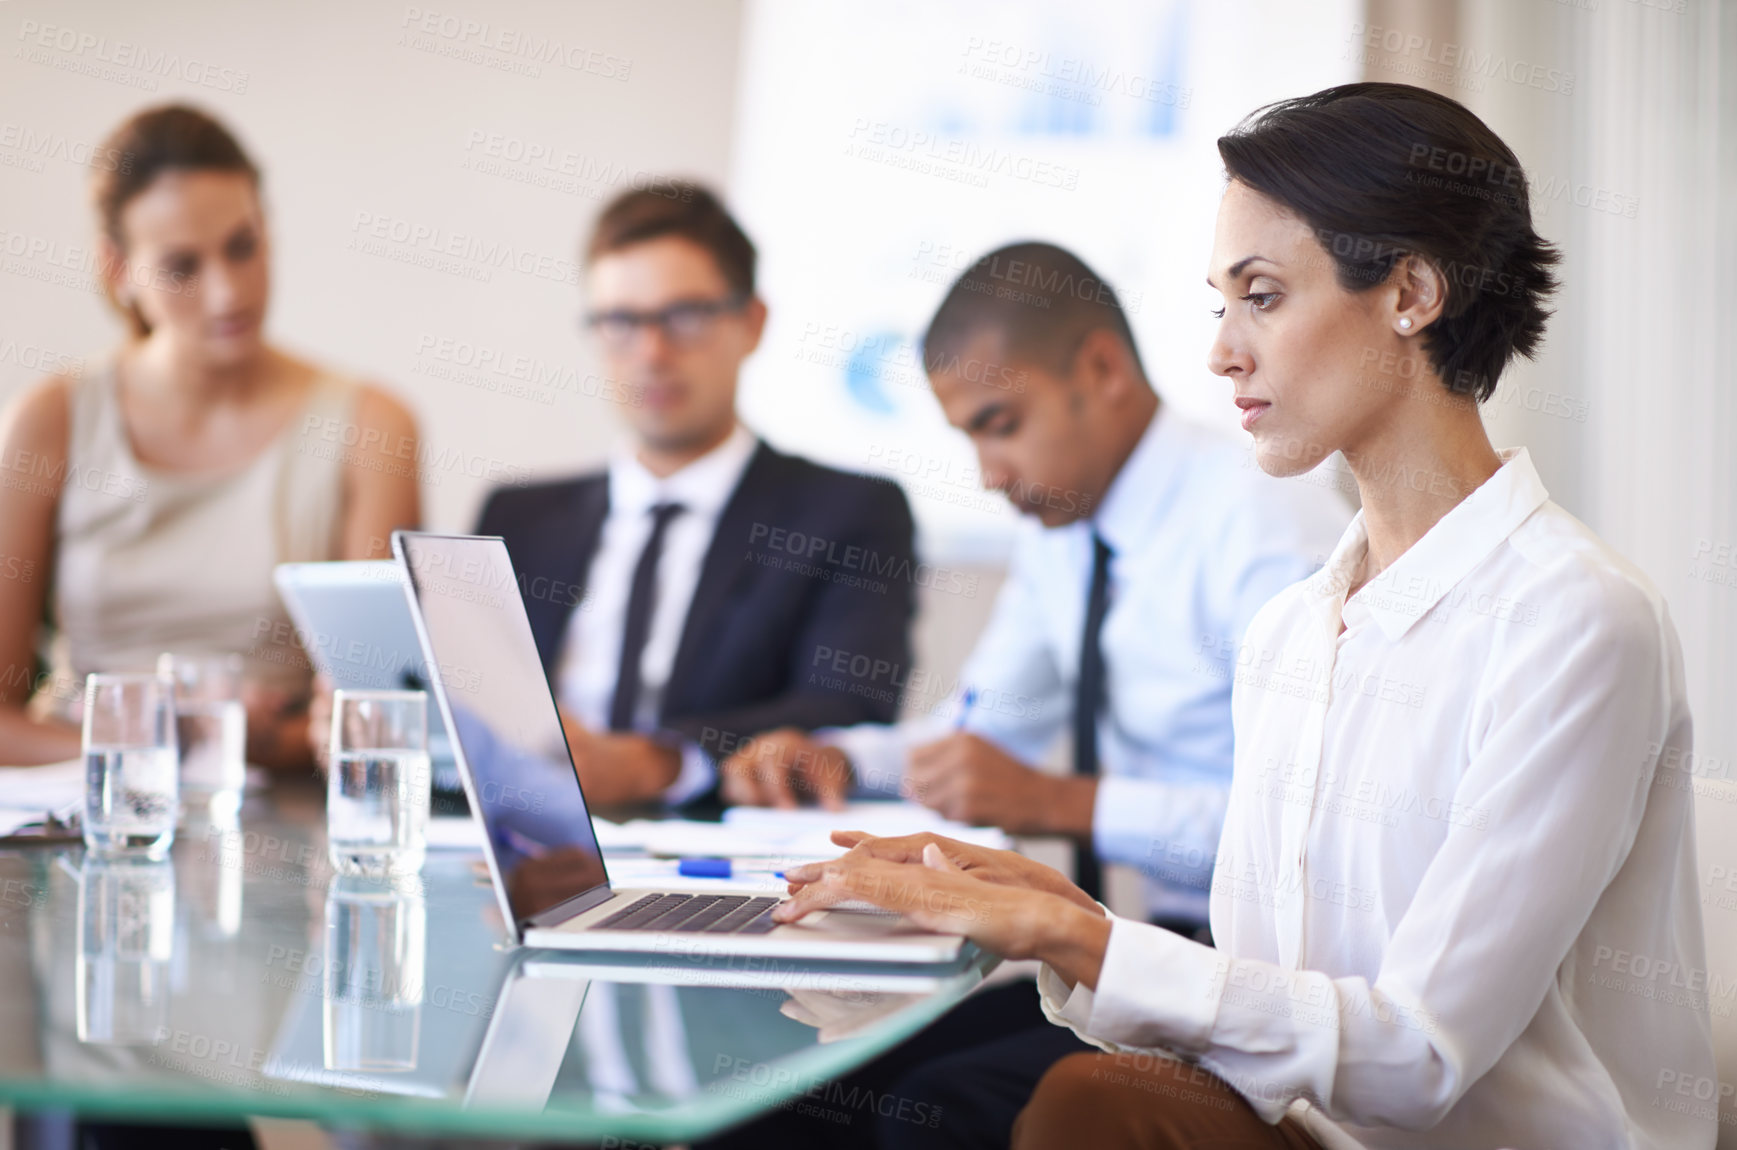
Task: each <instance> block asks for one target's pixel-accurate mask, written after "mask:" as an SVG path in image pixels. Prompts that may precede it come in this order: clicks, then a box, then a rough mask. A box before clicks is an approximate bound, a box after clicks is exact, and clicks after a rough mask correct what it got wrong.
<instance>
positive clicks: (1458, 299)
mask: <svg viewBox="0 0 1737 1150" xmlns="http://www.w3.org/2000/svg"><path fill="white" fill-rule="evenodd" d="M1219 151H1220V154H1221V156H1222V157H1223V159H1224V162H1225V166H1226V169H1227V172H1228V175H1229V182H1228V186H1227V188H1226V190H1225V193H1224V198H1223V202H1222V203H1221V205H1220V209H1219V216H1218V226H1217V232H1216V237H1215V241H1214V249H1213V255H1212V263H1211V267H1210V269H1209V275H1208V282H1209V283H1210V284H1211V285H1212V286H1213V287H1214V288H1216V289H1217V290H1218V291H1219V292H1221V293H1222V294H1223V297H1224V308H1223V311H1222V312H1221V313H1220V314H1221V316H1222V322H1221V324H1220V327H1219V332H1218V338H1217V339H1216V341H1215V342H1214V344H1213V347H1212V350H1211V352H1210V356H1209V363H1210V366H1211V368H1212V370H1213V371H1215V372H1216V373H1218V374H1219V375H1222V376H1224V377H1225V378H1226V379H1228V380H1229V381H1230V382H1231V384H1232V387H1233V394H1234V399H1235V402H1236V405H1237V407H1238V408H1239V409H1241V411H1242V420H1243V426H1244V427H1245V428H1246V429H1247V430H1248V431H1249V432H1250V433H1251V434H1252V436H1253V439H1254V449H1255V453H1256V458H1257V459H1258V461H1259V463H1260V466H1261V467H1262V468H1263V469H1265V470H1266V471H1268V472H1270V473H1273V474H1281V475H1295V474H1299V473H1302V472H1305V471H1308V470H1310V469H1311V468H1313V467H1315V466H1316V465H1318V464H1319V463H1321V462H1322V461H1323V460H1324V459H1326V458H1327V457H1328V456H1329V455H1330V454H1332V453H1333V452H1335V451H1338V452H1341V453H1343V455H1344V458H1345V460H1346V462H1347V464H1348V465H1349V467H1350V469H1351V471H1352V473H1353V475H1354V476H1355V477H1356V480H1357V485H1358V489H1359V493H1360V495H1361V497H1362V506H1363V510H1362V512H1361V513H1360V514H1359V515H1358V517H1357V518H1356V520H1355V521H1354V522H1353V523H1352V525H1351V527H1350V528H1349V529H1348V530H1347V531H1346V533H1345V536H1344V538H1343V539H1342V540H1341V541H1340V544H1339V546H1338V548H1337V549H1336V550H1335V552H1334V553H1333V555H1332V556H1331V558H1330V559H1329V560H1328V561H1327V563H1326V565H1325V566H1324V567H1323V568H1322V570H1321V571H1319V572H1318V573H1317V574H1316V575H1314V576H1312V577H1311V578H1309V579H1308V580H1305V581H1304V582H1302V583H1299V584H1295V585H1293V586H1292V587H1290V588H1288V589H1286V590H1285V591H1283V592H1281V593H1280V594H1279V595H1278V596H1277V597H1276V598H1275V599H1273V600H1272V601H1271V602H1270V603H1268V604H1267V606H1266V607H1265V608H1263V609H1262V611H1261V612H1260V614H1258V615H1257V616H1256V617H1255V619H1254V621H1253V623H1252V624H1251V625H1250V627H1249V629H1248V634H1247V638H1246V641H1245V644H1244V648H1243V652H1242V655H1241V659H1240V666H1239V673H1238V678H1237V683H1236V689H1235V695H1234V700H1233V717H1234V722H1235V729H1236V738H1237V747H1236V761H1235V776H1234V781H1233V783H1232V791H1231V799H1230V809H1229V813H1228V815H1227V817H1226V820H1225V827H1224V837H1223V840H1222V843H1221V845H1220V848H1219V857H1218V862H1217V867H1216V870H1215V874H1214V882H1213V894H1212V933H1213V936H1214V938H1215V939H1216V940H1217V946H1218V949H1216V950H1215V949H1212V948H1209V947H1206V946H1202V945H1200V944H1199V943H1196V942H1193V941H1190V940H1188V939H1184V938H1181V937H1179V936H1177V935H1173V934H1168V933H1166V932H1164V931H1162V930H1159V929H1156V928H1154V927H1149V926H1146V925H1144V924H1142V923H1139V922H1135V921H1130V920H1124V919H1118V918H1115V917H1113V916H1110V915H1108V914H1107V913H1106V912H1105V911H1104V910H1103V908H1101V907H1099V906H1097V905H1096V904H1095V903H1093V902H1092V901H1091V900H1090V899H1088V898H1086V897H1085V896H1084V895H1083V894H1082V893H1081V892H1080V891H1079V890H1077V889H1076V888H1074V887H1073V886H1072V884H1070V883H1067V882H1066V881H1065V880H1063V879H1062V878H1061V877H1060V876H1059V875H1058V874H1056V873H1055V872H1054V871H1051V870H1049V869H1048V868H1044V867H1041V866H1038V865H1037V864H1034V863H1031V862H1029V861H1026V860H1024V859H1022V858H1020V857H1019V856H1017V855H1011V854H1006V853H1003V852H990V851H981V850H975V849H972V848H969V847H966V846H963V845H962V844H958V843H954V842H951V841H947V840H935V839H933V838H932V837H928V836H922V837H918V838H912V839H897V840H894V839H879V840H873V839H867V838H866V837H864V836H857V835H849V836H839V842H840V844H841V845H845V846H854V847H855V849H854V850H852V851H851V852H850V854H848V855H846V856H845V857H844V858H843V859H841V860H838V861H837V862H835V863H826V864H817V865H815V866H813V867H809V868H801V869H798V870H797V871H795V872H792V875H791V877H792V880H793V881H792V899H791V901H790V902H789V903H787V904H786V905H785V906H784V907H782V908H780V911H779V914H780V916H781V917H782V918H784V919H786V920H792V919H795V918H799V917H800V916H801V915H803V914H805V913H807V912H808V911H810V910H813V909H815V908H818V907H821V906H826V905H829V904H831V903H833V902H836V901H838V900H840V899H842V898H845V897H862V898H867V899H869V900H871V901H874V902H878V903H881V904H883V905H887V906H892V907H897V908H899V909H904V910H906V911H908V912H909V913H910V914H911V915H912V916H913V917H914V918H916V919H917V920H918V921H920V922H922V923H924V924H926V925H930V926H934V927H938V928H941V929H949V930H955V931H958V932H960V933H963V934H966V935H969V936H970V937H972V938H974V939H976V940H977V941H978V942H980V943H981V944H982V945H984V946H985V947H986V948H988V949H990V950H993V951H995V952H997V953H1000V954H1004V955H1007V956H1009V957H1014V958H1037V959H1040V960H1042V961H1043V962H1044V964H1045V968H1044V970H1043V972H1042V974H1041V976H1040V987H1041V988H1042V989H1043V991H1044V994H1045V1001H1046V1009H1047V1010H1048V1011H1049V1012H1050V1014H1051V1017H1052V1018H1054V1019H1055V1020H1057V1021H1058V1022H1061V1023H1064V1024H1066V1025H1068V1026H1071V1027H1072V1028H1073V1029H1075V1030H1076V1031H1078V1032H1079V1033H1080V1034H1081V1035H1082V1036H1084V1037H1086V1038H1087V1039H1089V1040H1091V1041H1093V1042H1094V1043H1096V1044H1098V1045H1099V1046H1102V1047H1103V1048H1104V1049H1105V1050H1106V1051H1107V1052H1108V1053H1105V1054H1102V1055H1086V1054H1082V1055H1076V1056H1074V1057H1072V1058H1070V1059H1067V1060H1064V1061H1063V1062H1061V1063H1059V1064H1058V1065H1057V1066H1056V1067H1055V1068H1054V1069H1053V1070H1052V1071H1051V1072H1050V1073H1049V1075H1048V1076H1047V1077H1046V1078H1045V1079H1044V1080H1043V1082H1042V1084H1041V1085H1040V1086H1039V1087H1038V1090H1037V1091H1036V1093H1035V1094H1034V1096H1033V1099H1032V1101H1031V1103H1030V1104H1029V1105H1028V1106H1027V1108H1026V1110H1025V1112H1024V1114H1023V1115H1022V1116H1021V1120H1020V1125H1019V1128H1018V1130H1017V1131H1016V1135H1015V1144H1016V1145H1021V1146H1048V1145H1057V1144H1061V1142H1062V1140H1064V1139H1065V1140H1066V1141H1067V1142H1069V1143H1072V1144H1076V1145H1090V1146H1092V1147H1094V1150H1097V1148H1100V1147H1106V1146H1140V1147H1171V1146H1175V1147H1182V1146H1206V1145H1210V1146H1249V1147H1267V1146H1272V1147H1311V1146H1325V1147H1329V1148H1336V1147H1352V1146H1366V1147H1453V1148H1455V1150H1479V1148H1489V1150H1496V1148H1500V1147H1545V1146H1557V1147H1573V1148H1575V1150H1601V1148H1613V1150H1614V1148H1618V1147H1624V1148H1627V1147H1635V1148H1639V1147H1648V1148H1664V1147H1671V1148H1679V1147H1711V1146H1712V1145H1713V1142H1714V1134H1715V1130H1716V1112H1715V1110H1714V1107H1713V1104H1712V1103H1710V1102H1707V1101H1704V1100H1699V1099H1704V1098H1705V1097H1706V1096H1707V1094H1708V1091H1706V1090H1703V1089H1700V1087H1702V1086H1716V1083H1717V1074H1716V1071H1715V1069H1714V1065H1713V1055H1712V1044H1711V1037H1710V1026H1709V1015H1708V1002H1707V988H1708V987H1707V984H1708V976H1707V972H1706V959H1705V956H1704V946H1703V942H1702V933H1701V918H1700V909H1699V904H1698V902H1697V883H1696V872H1695V862H1694V857H1695V856H1694V839H1693V831H1692V807H1691V792H1690V789H1689V778H1688V774H1687V771H1686V770H1684V769H1683V764H1684V762H1685V760H1686V759H1687V758H1688V757H1689V751H1690V748H1691V734H1690V720H1689V713H1688V707H1687V704H1686V701H1685V690H1684V684H1683V668H1682V659H1681V656H1680V654H1679V650H1678V643H1677V638H1676V632H1675V629H1674V628H1673V626H1672V624H1671V621H1670V617H1669V615H1668V613H1667V611H1666V609H1665V604H1664V601H1663V599H1662V598H1661V597H1660V596H1659V593H1658V591H1657V590H1656V589H1655V588H1654V587H1653V586H1652V584H1651V583H1650V582H1648V580H1647V579H1646V577H1645V576H1644V575H1643V574H1641V573H1640V572H1639V571H1638V570H1637V569H1636V568H1634V567H1633V566H1632V565H1630V564H1629V563H1628V562H1626V561H1625V560H1623V559H1622V558H1621V557H1620V556H1618V555H1617V554H1616V553H1615V552H1613V551H1612V550H1611V549H1610V548H1608V547H1607V546H1605V545H1604V544H1603V543H1601V542H1600V541H1599V540H1598V538H1597V537H1596V536H1595V535H1593V534H1592V532H1591V531H1589V530H1588V529H1587V528H1586V527H1585V526H1584V525H1583V524H1581V523H1580V522H1578V521H1577V520H1575V519H1574V518H1573V517H1572V516H1570V515H1569V514H1568V513H1567V512H1565V511H1563V510H1562V509H1561V508H1560V507H1558V506H1557V505H1556V504H1554V503H1552V502H1550V500H1549V497H1548V495H1547V494H1546V492H1545V490H1544V488H1543V486H1542V484H1541V483H1540V481H1539V478H1538V474H1537V472H1536V471H1535V470H1534V468H1533V466H1532V463H1531V461H1530V459H1529V458H1528V457H1527V454H1526V452H1525V450H1524V449H1523V448H1522V449H1518V450H1507V451H1497V450H1496V449H1495V448H1494V447H1492V446H1491V444H1490V441H1489V439H1488V437H1487V436H1486V434H1485V431H1484V427H1483V424H1482V421H1481V420H1480V418H1479V414H1478V408H1477V404H1478V402H1479V401H1481V400H1483V399H1487V398H1488V397H1489V395H1490V394H1491V392H1493V390H1494V389H1495V384H1496V380H1497V378H1498V376H1499V375H1500V373H1501V371H1502V370H1503V368H1504V367H1505V366H1506V365H1507V363H1508V362H1509V361H1510V360H1511V359H1512V358H1513V357H1514V356H1515V355H1530V354H1531V353H1532V352H1533V351H1534V350H1535V349H1536V347H1537V345H1538V343H1539V342H1540V339H1541V337H1542V334H1543V329H1544V321H1545V319H1546V317H1547V315H1548V313H1547V311H1546V310H1545V309H1544V306H1543V303H1544V300H1545V299H1546V298H1547V297H1548V295H1549V294H1550V292H1551V291H1552V290H1553V289H1554V287H1555V282H1554V279H1553V277H1552V275H1551V267H1552V266H1553V265H1554V264H1555V262H1556V260H1557V255H1556V253H1555V252H1554V251H1553V250H1552V249H1551V248H1550V247H1549V246H1548V245H1547V244H1545V243H1544V242H1543V241H1542V240H1541V239H1540V238H1539V237H1538V235H1537V233H1536V232H1534V231H1533V230H1532V226H1531V219H1530V208H1529V202H1528V197H1527V185H1526V180H1525V176H1524V174H1523V173H1522V172H1521V170H1520V168H1519V165H1518V162H1517V161H1516V159H1515V158H1514V155H1513V153H1512V151H1511V150H1510V149H1509V148H1508V147H1507V146H1506V145H1505V144H1503V143H1502V141H1501V140H1500V139H1499V138H1497V137H1496V136H1495V134H1494V133H1492V132H1491V131H1490V130H1489V128H1488V127H1486V126H1485V125H1484V124H1483V123H1482V122H1481V121H1480V120H1478V119H1477V117H1475V116H1473V115H1472V114H1471V113H1470V112H1468V111H1467V110H1466V109H1465V108H1464V107H1462V106H1461V105H1459V104H1457V103H1455V102H1454V101H1452V100H1450V99H1447V98H1446V97H1442V96H1438V95H1435V94H1433V93H1430V92H1427V91H1424V90H1421V89H1418V88H1411V87H1406V86H1402V85H1395V84H1353V85H1347V86H1344V87H1340V88H1333V89H1329V90H1327V91H1324V92H1319V93H1317V94H1315V95H1313V96H1308V97H1303V98H1301V99H1296V100H1289V101H1285V102H1282V103H1280V104H1276V105H1273V106H1270V107H1268V108H1265V109H1262V110H1261V111H1259V112H1257V113H1255V114H1254V115H1253V116H1251V117H1250V118H1249V119H1248V120H1247V121H1245V122H1244V123H1243V124H1242V125H1240V126H1239V127H1238V128H1237V130H1236V131H1235V132H1233V133H1232V134H1231V135H1228V136H1226V137H1224V138H1223V139H1221V140H1220V141H1219ZM1685 1085H1686V1086H1687V1087H1688V1089H1684V1087H1685ZM1712 1093H1713V1095H1714V1096H1715V1097H1716V1094H1717V1091H1716V1089H1715V1090H1713V1091H1712Z"/></svg>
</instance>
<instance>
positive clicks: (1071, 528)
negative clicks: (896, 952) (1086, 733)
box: [822, 406, 1351, 923]
mask: <svg viewBox="0 0 1737 1150" xmlns="http://www.w3.org/2000/svg"><path fill="white" fill-rule="evenodd" d="M1329 478H1330V474H1329V473H1321V474H1320V475H1319V476H1318V477H1317V476H1315V475H1311V476H1308V477H1304V478H1302V479H1289V480H1277V479H1273V478H1271V477H1269V476H1268V475H1266V474H1265V473H1264V472H1262V471H1261V470H1260V468H1259V467H1258V466H1256V464H1255V462H1254V459H1253V457H1252V455H1251V453H1250V452H1249V450H1248V449H1247V447H1246V446H1244V445H1243V444H1241V443H1239V442H1237V441H1236V440H1235V439H1232V438H1230V437H1228V436H1225V435H1223V434H1221V433H1219V432H1216V431H1213V430H1210V429H1208V428H1205V427H1201V426H1199V425H1197V424H1193V423H1190V422H1188V421H1186V420H1184V419H1183V418H1181V417H1179V416H1177V415H1176V414H1175V413H1174V412H1172V411H1170V410H1169V408H1168V407H1164V406H1160V408H1159V410H1158V414H1157V415H1156V416H1155V417H1154V418H1153V420H1152V422H1151V424H1150V425H1149V426H1148V427H1147V429H1146V431H1145V433H1144V434H1143V435H1142V437H1141V439H1140V441H1139V443H1138V445H1137V446H1136V447H1135V448H1134V451H1133V454H1132V455H1130V456H1129V458H1128V460H1127V462H1126V463H1125V464H1123V466H1122V469H1121V471H1120V472H1118V473H1117V475H1116V477H1115V479H1114V480H1113V481H1112V482H1111V484H1110V487H1109V490H1108V491H1107V492H1106V493H1105V495H1104V498H1103V501H1102V502H1101V503H1100V504H1099V506H1098V510H1097V514H1096V515H1094V516H1093V517H1092V519H1091V520H1090V521H1087V522H1079V523H1073V524H1069V525H1067V526H1065V527H1056V528H1048V529H1046V528H1043V527H1042V526H1041V525H1039V524H1037V523H1036V522H1035V521H1027V522H1025V523H1022V524H1021V528H1020V535H1019V538H1018V540H1017V542H1016V544H1015V548H1014V553H1013V559H1012V562H1011V564H1010V566H1009V570H1008V577H1007V582H1006V584H1005V585H1004V586H1003V588H1002V590H1001V594H1000V596H999V598H998V599H997V600H996V604H995V608H994V612H993V614H992V615H991V617H990V620H989V624H988V626H987V627H986V628H985V630H984V632H983V635H982V636H981V638H980V639H979V640H978V643H977V647H976V649H975V650H974V651H973V652H972V654H971V657H970V659H969V660H968V661H967V663H966V666H965V670H964V672H963V673H962V675H961V677H960V690H959V691H958V692H955V696H954V699H953V700H952V702H951V703H950V705H949V706H948V707H947V708H945V710H947V711H950V712H951V717H949V716H948V715H946V714H943V715H938V716H937V715H930V716H924V717H922V718H918V719H913V720H909V721H906V722H902V723H899V724H897V725H896V726H877V725H871V724H865V725H863V726H858V727H851V728H847V729H839V730H833V731H827V732H824V733H823V734H822V738H823V740H824V741H826V742H830V743H834V744H836V745H838V746H839V747H840V748H842V749H843V750H844V751H845V753H846V754H847V755H849V756H850V758H851V761H852V763H853V765H854V766H855V769H856V773H857V777H858V780H859V786H860V787H861V789H862V790H863V791H864V792H865V793H883V794H897V793H898V791H899V787H900V784H901V782H902V780H903V777H904V764H905V759H906V756H907V754H908V752H909V750H910V748H912V747H914V746H919V745H921V744H922V743H925V742H928V741H930V740H932V739H936V738H940V737H942V736H944V735H945V734H946V733H947V732H948V730H949V729H951V728H952V727H954V726H956V725H960V724H962V726H963V729H965V730H967V731H970V732H972V733H974V734H977V735H979V736H981V737H983V738H985V739H988V740H990V741H992V742H994V743H996V744H997V745H999V746H1000V747H1002V748H1003V749H1004V750H1006V751H1007V752H1008V753H1009V754H1011V755H1013V756H1014V757H1015V758H1018V759H1020V760H1021V761H1023V762H1026V763H1029V764H1034V765H1035V764H1037V763H1038V762H1039V761H1040V760H1042V759H1043V758H1044V757H1045V755H1046V754H1047V753H1048V752H1049V750H1050V748H1051V747H1052V745H1053V744H1055V742H1056V741H1057V740H1058V739H1064V738H1066V737H1067V736H1068V734H1069V731H1070V730H1071V715H1072V711H1073V699H1074V683H1075V679H1076V676H1077V674H1078V670H1079V655H1080V639H1081V632H1082V629H1083V628H1084V626H1085V613H1086V597H1087V592H1088V586H1089V583H1090V580H1091V570H1092V533H1093V532H1094V531H1096V532H1097V533H1098V534H1100V535H1101V536H1103V539H1104V541H1105V542H1106V543H1107V544H1109V546H1110V549H1111V551H1112V552H1113V557H1112V558H1111V560H1110V569H1109V577H1110V605H1109V612H1108V614H1107V615H1106V616H1105V619H1104V627H1103V631H1102V636H1101V641H1102V645H1103V651H1104V662H1105V667H1106V679H1107V685H1106V700H1105V706H1104V711H1103V715H1102V717H1101V718H1100V720H1099V727H1098V758H1099V772H1100V776H1101V778H1100V782H1099V784H1098V793H1097V800H1096V805H1095V808H1094V811H1093V819H1092V837H1093V840H1094V845H1095V848H1096V850H1097V853H1098V856H1099V857H1100V858H1102V859H1104V860H1106V861H1108V862H1115V863H1123V864H1126V865H1129V866H1133V867H1136V868H1138V869H1139V870H1140V871H1141V873H1142V874H1143V875H1144V876H1145V878H1146V880H1147V882H1146V886H1147V890H1146V896H1147V899H1146V901H1147V910H1148V912H1149V913H1150V914H1151V915H1153V916H1155V917H1157V916H1174V917H1181V918H1187V919H1193V920H1197V921H1199V922H1201V923H1204V922H1205V921H1206V915H1207V901H1208V895H1209V893H1210V890H1211V878H1212V862H1213V858H1214V856H1215V854H1216V853H1217V849H1218V837H1219V831H1220V828H1221V827H1222V825H1223V822H1224V810H1225V799H1226V796H1227V794H1228V789H1229V786H1230V774H1231V750H1232V738H1231V724H1230V690H1231V683H1232V679H1233V675H1234V671H1235V667H1236V660H1237V657H1238V648H1239V647H1240V645H1241V643H1242V635H1243V631H1244V629H1245V628H1246V627H1247V626H1248V622H1249V620H1250V619H1251V618H1252V617H1253V616H1254V613H1255V612H1256V611H1257V610H1259V609H1260V607H1261V606H1262V605H1263V604H1264V603H1266V601H1267V600H1268V599H1270V598H1272V597H1273V595H1275V594H1276V593H1278V592H1279V591H1280V590H1281V589H1283V588H1285V587H1287V586H1289V585H1290V584H1292V583H1296V582H1298V581H1300V580H1302V579H1304V578H1306V577H1307V576H1308V575H1309V574H1310V573H1311V572H1313V571H1314V570H1316V569H1317V568H1318V567H1320V566H1321V564H1322V563H1323V562H1324V561H1325V560H1326V558H1327V556H1328V555H1329V554H1330V553H1331V552H1332V550H1333V547H1334V545H1335V544H1336V543H1337V542H1338V540H1339V537H1340V535H1341V534H1342V533H1343V532H1344V530H1345V526H1346V524H1347V523H1349V522H1350V520H1351V508H1350V505H1349V503H1348V501H1347V500H1346V499H1345V498H1344V497H1343V496H1341V495H1340V494H1339V493H1338V492H1337V491H1336V490H1335V489H1334V488H1333V487H1332V486H1330V485H1327V484H1325V483H1323V482H1321V480H1326V479H1329ZM966 692H970V694H971V696H972V703H971V706H970V708H969V710H968V711H967V712H966V713H964V714H962V715H961V714H960V710H961V702H960V700H961V697H962V696H963V695H964V694H965V693H966Z"/></svg>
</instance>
